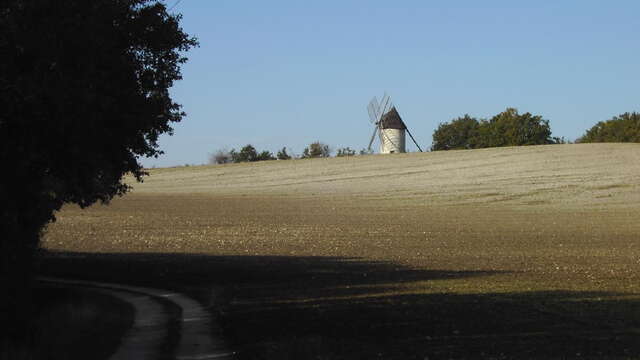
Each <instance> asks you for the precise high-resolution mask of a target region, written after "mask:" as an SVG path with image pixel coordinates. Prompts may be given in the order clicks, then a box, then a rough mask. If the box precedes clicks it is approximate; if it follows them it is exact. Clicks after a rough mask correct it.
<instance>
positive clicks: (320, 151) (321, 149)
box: [302, 141, 331, 159]
mask: <svg viewBox="0 0 640 360" xmlns="http://www.w3.org/2000/svg"><path fill="white" fill-rule="evenodd" d="M329 156H331V149H330V148H329V145H326V144H323V143H321V142H320V141H316V142H313V143H311V144H309V146H307V147H306V148H304V151H303V152H302V158H303V159H308V158H322V157H329Z"/></svg>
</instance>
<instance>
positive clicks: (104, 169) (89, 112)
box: [0, 0, 197, 321]
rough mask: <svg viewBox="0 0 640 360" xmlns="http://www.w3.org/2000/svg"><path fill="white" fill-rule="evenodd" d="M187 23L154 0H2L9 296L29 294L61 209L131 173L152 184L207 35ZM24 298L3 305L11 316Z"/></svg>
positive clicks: (2, 232)
mask: <svg viewBox="0 0 640 360" xmlns="http://www.w3.org/2000/svg"><path fill="white" fill-rule="evenodd" d="M179 21H180V16H177V15H171V14H169V13H168V12H167V9H166V8H165V5H163V4H162V3H160V2H156V1H149V0H90V1H88V0H3V1H2V2H0V108H1V109H2V111H0V160H1V163H2V168H3V169H4V171H3V175H2V176H0V204H1V207H0V252H1V254H0V257H1V265H0V266H1V271H2V273H1V275H2V286H3V289H2V292H3V293H4V294H7V295H14V296H9V300H12V299H13V300H14V301H15V300H16V299H20V298H21V297H20V296H16V295H19V291H20V290H21V289H25V287H24V286H23V285H24V283H25V282H26V281H28V278H27V275H28V274H29V264H30V263H31V257H32V256H33V254H34V251H35V249H36V248H37V246H38V243H39V236H40V233H41V231H42V229H43V228H44V226H45V225H46V224H47V223H48V222H50V221H52V220H54V213H55V211H57V210H59V209H60V207H61V206H62V205H63V204H65V203H76V204H79V205H80V206H83V207H85V206H88V205H91V204H93V203H94V202H96V201H102V202H106V201H108V200H109V199H111V198H112V197H114V196H115V195H121V194H124V193H125V192H126V191H127V189H128V186H127V185H126V184H124V183H123V182H122V177H123V175H125V174H127V173H129V174H133V175H134V176H135V177H136V178H137V179H138V180H140V179H141V178H142V176H143V175H145V173H144V171H143V168H142V166H141V164H140V163H139V159H140V157H144V156H147V157H148V156H157V155H158V154H160V153H161V152H160V151H159V149H158V144H157V140H158V136H159V135H161V134H163V133H171V130H172V129H171V123H173V122H177V121H180V119H181V118H182V117H183V116H184V113H183V112H181V110H180V105H178V104H176V103H175V102H174V101H172V99H171V97H170V96H169V92H168V89H169V88H170V87H171V86H172V85H173V82H174V81H176V80H179V79H180V78H181V76H180V65H181V64H182V63H184V62H185V61H186V58H185V57H184V56H183V55H182V53H183V52H184V51H186V50H188V49H189V48H190V47H192V46H195V45H196V44H197V43H196V40H195V39H194V38H192V37H190V36H189V35H187V34H186V33H184V32H183V30H182V29H181V28H180V25H179ZM2 297H3V300H7V297H5V296H2ZM12 305H16V304H12V303H11V302H9V303H7V302H5V301H3V303H2V304H1V306H2V311H3V314H6V310H7V309H9V308H10V307H11V306H12ZM0 321H2V319H0Z"/></svg>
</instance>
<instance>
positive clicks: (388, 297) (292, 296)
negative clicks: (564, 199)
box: [41, 253, 640, 359]
mask: <svg viewBox="0 0 640 360" xmlns="http://www.w3.org/2000/svg"><path fill="white" fill-rule="evenodd" d="M41 261H42V263H41V269H42V272H43V273H44V274H46V275H52V276H61V277H70V278H86V279H95V280H100V281H108V282H123V283H130V284H141V285H146V286H152V287H159V288H172V289H176V290H180V291H184V292H186V293H188V294H190V295H191V296H194V297H195V298H197V299H198V300H200V301H201V302H203V303H204V304H205V305H209V306H210V307H211V309H212V311H213V312H214V313H216V314H217V315H218V316H219V318H220V320H221V321H222V323H223V325H224V330H225V334H224V335H225V336H226V337H227V338H229V339H230V340H231V341H232V343H233V345H234V346H235V348H236V349H237V350H238V351H239V356H238V357H239V358H242V359H361V358H362V359H365V358H366V359H370V358H383V359H387V358H396V359H424V358H429V359H438V358H631V357H637V356H639V355H640V342H638V341H637V334H638V328H639V327H640V301H638V300H637V299H636V298H635V297H629V296H626V297H623V296H621V295H617V294H612V293H599V292H568V291H552V292H518V293H481V294H446V293H441V292H439V293H435V294H434V293H421V291H423V289H424V286H428V285H424V284H428V283H432V282H440V281H442V282H446V281H455V280H465V279H469V280H470V279H471V278H473V277H479V276H488V275H492V274H495V273H493V272H473V271H468V272H457V271H437V270H416V269H411V268H407V267H403V266H400V265H397V264H393V263H386V262H368V261H359V260H357V259H349V258H332V257H281V256H207V255H188V254H83V253H43V256H42V260H41ZM418 281H428V283H423V285H422V287H419V286H413V287H412V286H411V285H412V284H414V283H415V282H418ZM214 290H215V291H214Z"/></svg>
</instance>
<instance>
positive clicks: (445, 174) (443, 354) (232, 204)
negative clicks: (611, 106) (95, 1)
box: [42, 144, 640, 359]
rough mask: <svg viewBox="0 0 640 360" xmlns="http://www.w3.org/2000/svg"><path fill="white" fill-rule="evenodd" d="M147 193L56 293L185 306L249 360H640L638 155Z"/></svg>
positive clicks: (71, 223)
mask: <svg viewBox="0 0 640 360" xmlns="http://www.w3.org/2000/svg"><path fill="white" fill-rule="evenodd" d="M151 174H152V176H151V177H150V178H148V179H147V180H146V181H145V182H144V183H143V184H138V185H135V186H134V187H135V189H134V191H133V192H132V193H131V194H130V195H127V196H125V197H123V198H120V199H116V200H114V201H113V202H112V204H111V205H110V206H100V205H98V206H94V207H92V208H90V209H86V210H80V209H78V208H76V207H72V206H70V207H67V208H65V209H64V210H63V211H62V212H61V213H60V214H58V222H56V223H55V224H53V225H51V226H50V227H49V229H48V231H47V233H46V236H45V241H44V248H45V249H46V250H47V252H45V253H43V258H42V271H43V273H46V274H51V275H59V276H70V277H79V278H92V279H98V280H104V281H113V282H129V283H136V284H144V285H148V286H157V287H166V288H175V289H178V290H181V291H185V292H187V293H189V294H191V295H193V296H195V297H196V298H198V299H199V300H200V301H202V302H203V303H205V304H207V305H211V309H212V311H214V312H215V313H216V314H217V315H218V316H220V318H221V320H222V321H223V322H224V323H225V324H226V327H225V331H226V335H227V336H228V337H229V338H230V340H231V341H232V342H233V343H234V344H235V346H236V348H237V349H238V350H239V357H240V358H258V359H263V358H265V359H287V358H290V359H298V358H314V359H315V358H320V359H325V358H398V359H405V358H416V359H423V358H425V357H426V356H428V357H429V358H450V357H453V358H483V357H484V358H540V357H544V358H585V357H586V358H588V357H600V358H602V357H604V358H640V343H638V341H637V337H638V334H639V333H640V246H639V242H640V238H639V235H640V221H638V219H640V145H636V144H625V145H622V144H583V145H553V146H536V147H519V148H502V149H483V150H472V151H451V152H436V153H425V154H397V155H385V156H378V155H376V156H365V157H355V158H337V159H336V158H332V159H314V160H292V161H270V162H263V163H255V164H232V165H224V166H202V167H183V168H171V169H154V170H152V171H151ZM212 290H215V295H213V294H214V293H213V292H212Z"/></svg>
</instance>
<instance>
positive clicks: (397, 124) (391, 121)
mask: <svg viewBox="0 0 640 360" xmlns="http://www.w3.org/2000/svg"><path fill="white" fill-rule="evenodd" d="M380 127H381V128H383V129H406V128H407V126H406V125H405V124H404V122H403V121H402V118H400V114H398V110H396V107H395V106H394V107H392V108H391V110H389V111H388V112H387V113H386V114H384V115H382V119H380Z"/></svg>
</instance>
